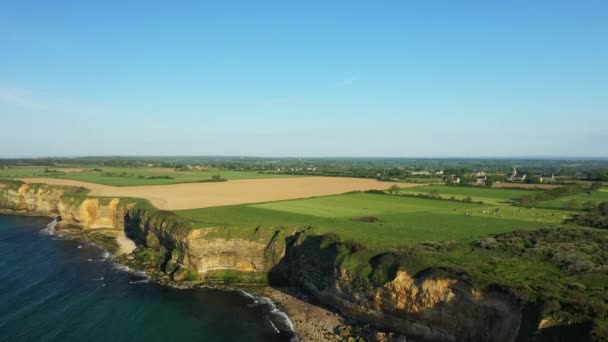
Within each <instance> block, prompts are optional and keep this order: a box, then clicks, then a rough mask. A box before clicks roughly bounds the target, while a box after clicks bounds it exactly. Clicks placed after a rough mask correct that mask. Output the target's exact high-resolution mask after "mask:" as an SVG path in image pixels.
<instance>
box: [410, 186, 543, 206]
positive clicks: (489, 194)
mask: <svg viewBox="0 0 608 342" xmlns="http://www.w3.org/2000/svg"><path fill="white" fill-rule="evenodd" d="M431 191H436V192H438V193H439V196H441V197H442V198H450V197H452V196H453V197H455V198H457V199H464V198H466V197H469V196H470V197H471V198H472V200H473V201H475V202H478V201H482V202H484V203H486V204H505V203H511V202H512V201H514V200H516V199H518V198H520V197H521V196H523V195H528V194H530V192H531V191H533V190H523V189H521V190H520V189H492V188H482V187H470V186H443V185H430V186H421V187H414V188H403V189H401V190H400V192H401V193H403V194H413V195H416V194H424V195H428V194H429V193H431Z"/></svg>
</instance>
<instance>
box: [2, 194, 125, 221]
mask: <svg viewBox="0 0 608 342" xmlns="http://www.w3.org/2000/svg"><path fill="white" fill-rule="evenodd" d="M0 191H2V196H3V199H4V200H3V203H2V204H3V207H4V209H12V210H15V211H26V212H29V213H34V214H36V215H44V216H57V215H59V216H61V217H62V219H63V220H64V221H66V222H68V223H73V224H77V225H80V226H81V227H82V228H83V229H97V228H104V229H108V228H110V229H112V228H113V229H120V228H121V227H122V226H123V225H124V214H125V211H126V210H128V208H127V207H120V206H119V204H120V199H118V198H113V199H103V202H104V203H100V199H96V198H90V199H84V200H83V201H74V200H68V199H66V198H65V197H64V196H65V195H66V194H68V193H69V192H71V191H73V189H70V188H68V187H54V186H47V185H40V184H23V185H22V186H21V187H19V189H18V190H16V191H15V190H11V189H0Z"/></svg>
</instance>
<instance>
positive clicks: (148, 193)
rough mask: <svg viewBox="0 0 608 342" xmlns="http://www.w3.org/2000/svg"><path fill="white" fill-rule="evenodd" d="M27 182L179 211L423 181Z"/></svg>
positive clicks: (310, 179) (330, 178)
mask: <svg viewBox="0 0 608 342" xmlns="http://www.w3.org/2000/svg"><path fill="white" fill-rule="evenodd" d="M20 180H22V181H24V182H27V183H46V184H50V185H69V186H82V187H85V188H87V189H90V190H91V192H90V195H91V196H107V197H137V198H145V199H147V200H149V201H150V202H152V204H154V205H155V206H156V207H157V208H159V209H164V210H183V209H194V208H207V207H216V206H225V205H235V204H245V203H260V202H271V201H280V200H287V199H296V198H306V197H315V196H327V195H335V194H341V193H345V192H349V191H356V190H361V191H364V190H385V189H388V188H389V187H390V186H392V185H393V184H397V185H398V186H399V187H402V188H403V187H413V186H421V185H424V184H416V183H391V182H378V181H376V180H375V179H363V178H346V177H302V178H271V179H244V180H232V181H228V182H217V183H184V184H171V185H147V186H126V187H114V186H109V185H101V184H95V183H88V182H80V181H75V180H70V179H59V178H21V179H20Z"/></svg>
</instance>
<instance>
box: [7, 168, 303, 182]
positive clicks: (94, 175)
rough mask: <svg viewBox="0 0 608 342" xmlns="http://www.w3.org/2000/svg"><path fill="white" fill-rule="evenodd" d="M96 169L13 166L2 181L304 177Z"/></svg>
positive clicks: (227, 171)
mask: <svg viewBox="0 0 608 342" xmlns="http://www.w3.org/2000/svg"><path fill="white" fill-rule="evenodd" d="M97 168H99V169H101V170H102V171H92V169H90V170H89V171H84V172H61V170H62V169H61V168H52V169H56V170H58V171H59V172H45V168H44V167H34V168H31V167H11V168H8V169H0V179H10V178H24V177H53V178H63V179H73V180H78V181H83V182H91V183H98V184H104V185H112V186H135V185H164V184H177V183H196V182H204V181H209V180H211V178H212V177H213V176H214V175H219V176H220V177H222V178H224V179H227V180H238V179H260V178H285V177H305V176H292V175H283V174H262V173H257V172H250V171H249V172H248V171H229V170H203V171H185V172H184V171H180V172H173V171H168V170H164V169H160V170H159V169H156V170H155V169H151V168H120V167H97Z"/></svg>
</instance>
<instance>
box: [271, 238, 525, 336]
mask: <svg viewBox="0 0 608 342" xmlns="http://www.w3.org/2000/svg"><path fill="white" fill-rule="evenodd" d="M328 240H329V241H328ZM354 247H356V246H349V245H348V244H347V243H343V242H340V241H339V240H336V239H332V238H328V237H327V236H325V237H322V236H307V235H306V234H304V233H302V234H298V235H297V236H294V237H293V238H292V240H291V241H290V243H289V244H288V246H287V253H286V256H285V258H284V259H283V260H282V261H281V263H280V264H279V265H277V267H276V268H275V270H274V272H277V273H278V274H275V279H276V278H277V277H278V278H282V279H283V281H287V282H289V283H290V284H291V285H295V286H298V287H300V288H304V289H306V290H307V291H308V292H310V293H312V294H313V295H314V296H315V297H317V298H318V299H319V300H321V301H322V302H324V303H326V304H329V305H331V306H333V307H335V308H337V309H338V310H340V311H341V312H342V313H343V314H345V315H347V316H350V317H353V318H356V319H358V320H361V321H364V322H370V323H373V324H374V325H375V326H378V327H381V328H385V329H389V330H393V331H398V332H401V333H404V334H407V335H409V336H415V337H417V338H419V339H422V340H433V341H514V340H516V338H518V333H519V327H520V324H521V321H522V303H521V301H520V300H519V299H518V298H516V297H514V296H512V295H509V294H507V293H505V292H503V291H500V290H478V289H474V288H472V287H471V286H469V285H468V284H466V283H464V282H462V281H460V280H458V279H457V278H456V277H451V276H450V275H449V274H447V273H446V272H439V271H438V270H434V269H425V270H424V271H421V272H417V273H416V274H410V273H408V272H407V271H404V270H400V269H399V268H398V265H397V264H394V263H391V262H390V260H391V258H390V256H389V255H384V256H381V257H380V258H377V259H372V260H371V262H370V265H369V270H367V271H365V270H361V269H360V268H357V267H355V268H352V267H350V266H349V262H348V260H349V258H351V259H350V260H352V258H356V257H357V255H358V253H360V254H361V253H364V251H363V252H358V251H357V248H354ZM382 259H385V260H382ZM386 260H389V261H386Z"/></svg>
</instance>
